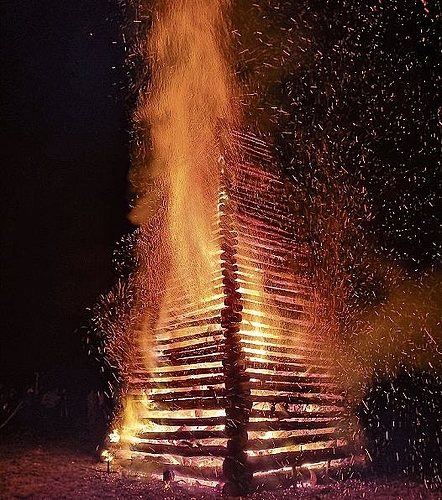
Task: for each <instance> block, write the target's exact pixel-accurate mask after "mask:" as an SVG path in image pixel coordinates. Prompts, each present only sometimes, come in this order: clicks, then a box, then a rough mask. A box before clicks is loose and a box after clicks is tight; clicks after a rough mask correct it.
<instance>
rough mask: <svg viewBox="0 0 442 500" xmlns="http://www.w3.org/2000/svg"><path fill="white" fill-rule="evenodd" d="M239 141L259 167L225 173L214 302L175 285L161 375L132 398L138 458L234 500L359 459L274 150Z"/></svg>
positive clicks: (135, 387) (136, 385)
mask: <svg viewBox="0 0 442 500" xmlns="http://www.w3.org/2000/svg"><path fill="white" fill-rule="evenodd" d="M238 139H239V140H241V142H242V145H243V150H244V152H245V153H247V154H244V156H243V158H245V157H247V158H248V159H249V160H245V159H243V161H242V162H241V164H238V163H236V164H231V165H229V164H225V163H223V164H222V174H221V183H220V188H219V200H218V214H217V216H216V220H214V222H213V232H212V242H213V243H214V244H216V246H217V248H218V249H219V251H218V253H217V261H216V266H215V268H214V271H213V279H212V280H211V282H210V283H209V284H208V294H207V298H206V299H205V300H204V301H203V302H201V300H198V301H195V302H192V301H186V300H183V294H182V293H180V290H181V287H182V286H183V284H182V283H179V282H177V281H176V280H175V281H174V280H173V278H172V279H171V280H170V281H169V282H168V284H167V286H168V289H169V292H170V291H171V290H172V291H173V289H174V288H176V291H175V293H169V294H168V296H169V299H168V301H167V304H166V306H164V307H163V312H162V315H161V318H160V320H159V321H158V322H157V324H156V326H155V328H154V332H153V333H154V336H155V341H154V351H155V356H154V357H155V359H156V362H155V365H154V367H153V368H151V369H150V370H146V368H145V367H143V365H142V363H140V365H139V368H138V369H136V370H134V372H133V376H132V379H131V381H130V384H129V389H128V396H127V400H128V404H130V405H132V407H133V409H132V412H133V414H134V415H136V419H135V420H136V422H137V425H136V426H135V427H134V428H133V431H132V433H133V438H132V440H131V443H132V445H131V448H132V453H133V456H139V457H141V458H142V460H144V461H147V462H149V463H150V464H154V466H156V467H157V469H156V470H158V472H159V473H161V472H162V470H163V469H164V468H173V469H174V471H175V473H176V474H181V475H183V476H186V477H188V478H189V477H193V478H196V479H198V480H200V481H201V480H208V481H217V482H222V483H225V488H226V491H227V493H229V494H231V495H233V496H239V495H242V494H244V493H247V491H249V489H250V488H251V485H252V484H253V477H255V478H258V477H259V478H261V477H262V476H264V475H265V474H275V473H278V472H281V471H286V470H291V469H292V468H295V467H297V466H302V465H303V464H305V463H310V464H312V463H313V464H314V463H320V462H325V463H329V462H330V461H332V460H339V459H342V458H344V457H347V456H348V455H349V453H350V452H351V450H350V446H349V441H348V439H347V437H346V436H347V433H346V432H343V431H342V428H343V424H344V426H345V423H346V419H347V412H346V409H345V400H344V396H343V395H342V394H341V390H340V388H339V386H338V385H337V383H336V380H335V378H334V376H333V375H332V374H331V373H332V370H331V368H332V360H331V359H330V358H329V354H328V353H327V348H326V346H324V345H323V342H322V341H321V340H320V339H319V338H318V337H317V336H316V333H315V332H314V328H313V318H312V314H313V312H312V296H311V295H312V290H311V288H310V285H309V280H308V274H307V272H306V269H307V265H308V259H309V255H308V251H307V248H306V247H305V246H304V245H303V244H302V242H300V241H299V227H298V225H299V221H298V220H297V218H296V216H294V214H293V208H292V207H291V200H290V197H289V195H288V193H287V190H286V187H285V185H284V183H283V182H282V180H281V177H280V176H279V175H278V173H277V172H276V171H275V169H273V167H272V166H271V164H270V160H271V158H270V155H269V154H268V151H267V149H266V148H265V144H264V143H262V142H260V141H258V140H256V139H252V138H249V137H245V136H242V137H238ZM252 160H253V164H252ZM258 160H260V167H259V168H258V167H256V165H255V163H256V162H257V161H258ZM140 358H142V356H141V355H140ZM154 468H155V467H154ZM149 470H151V471H152V470H153V469H152V467H150V468H149Z"/></svg>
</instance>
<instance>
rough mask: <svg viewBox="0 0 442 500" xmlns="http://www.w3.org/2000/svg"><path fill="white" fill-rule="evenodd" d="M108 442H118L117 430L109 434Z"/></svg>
mask: <svg viewBox="0 0 442 500" xmlns="http://www.w3.org/2000/svg"><path fill="white" fill-rule="evenodd" d="M109 441H110V442H111V443H118V442H119V441H120V434H119V433H118V429H114V430H113V431H112V432H111V433H110V434H109Z"/></svg>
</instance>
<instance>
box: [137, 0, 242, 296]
mask: <svg viewBox="0 0 442 500" xmlns="http://www.w3.org/2000/svg"><path fill="white" fill-rule="evenodd" d="M229 4H230V2H229V1H228V0H218V1H210V2H207V1H203V0H169V1H161V2H158V5H157V8H156V12H155V14H154V25H153V27H152V29H151V32H150V37H149V42H148V47H147V49H148V53H149V54H151V55H152V56H151V57H152V59H151V61H150V62H151V70H152V80H151V88H150V92H149V93H148V95H147V96H146V97H145V98H144V99H143V100H141V102H140V103H139V107H138V110H137V112H136V114H137V116H136V118H137V119H138V120H140V121H143V122H144V123H145V124H147V127H146V128H147V129H148V130H147V133H148V134H149V140H150V143H151V162H150V164H149V165H143V166H142V170H143V171H142V172H141V178H142V179H143V180H142V181H141V184H142V185H143V184H144V185H145V184H150V185H152V184H153V185H154V186H155V189H156V190H157V191H159V192H160V193H158V192H157V193H156V194H154V195H153V194H152V191H151V190H149V192H148V193H147V194H145V195H144V193H142V194H143V195H142V196H141V198H140V200H139V201H138V203H137V205H136V207H135V208H134V210H133V211H132V214H131V219H132V221H133V222H135V223H137V224H141V225H143V224H145V223H147V222H148V221H149V218H150V215H151V214H152V213H155V210H156V209H157V208H158V206H152V204H153V203H154V204H155V203H158V202H155V200H162V202H163V203H164V204H165V205H166V206H167V212H166V213H165V214H164V218H165V220H164V226H163V229H162V241H164V242H166V245H167V246H168V249H167V251H168V255H169V258H170V272H171V273H173V275H174V277H175V279H177V280H178V281H181V282H185V283H186V289H187V291H188V292H186V295H189V293H190V294H191V296H192V300H193V301H195V299H196V300H198V299H201V300H202V299H203V298H204V297H205V296H206V290H204V284H205V283H210V281H211V275H212V271H213V267H214V266H216V264H217V263H216V260H215V259H214V258H213V256H214V255H215V253H216V249H215V248H211V247H210V244H209V242H210V241H211V238H210V235H211V234H212V231H211V226H212V224H213V221H214V217H215V215H216V212H217V200H218V190H219V172H220V165H219V158H220V156H221V153H220V147H219V144H218V141H219V136H220V130H221V129H223V128H224V127H226V126H227V127H228V126H229V124H232V123H233V122H235V121H236V120H237V114H236V113H235V106H234V105H233V83H232V78H231V75H232V72H231V70H230V69H229V63H228V50H227V46H226V43H225V41H226V40H228V38H229V36H228V30H227V27H226V22H225V18H226V16H225V15H224V11H225V10H226V9H227V8H228V7H229ZM159 19H161V21H159ZM137 175H138V176H139V175H140V172H137ZM195 294H197V296H198V297H195ZM186 298H188V299H189V300H190V297H186ZM184 300H185V298H184Z"/></svg>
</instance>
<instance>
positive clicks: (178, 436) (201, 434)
mask: <svg viewBox="0 0 442 500" xmlns="http://www.w3.org/2000/svg"><path fill="white" fill-rule="evenodd" d="M225 437H226V434H225V432H224V431H223V430H219V431H210V430H194V431H189V430H181V431H180V430H178V431H166V432H158V431H156V432H153V431H152V432H143V433H142V434H137V438H140V439H148V440H152V439H161V440H174V441H175V440H183V441H192V440H200V439H224V438H225Z"/></svg>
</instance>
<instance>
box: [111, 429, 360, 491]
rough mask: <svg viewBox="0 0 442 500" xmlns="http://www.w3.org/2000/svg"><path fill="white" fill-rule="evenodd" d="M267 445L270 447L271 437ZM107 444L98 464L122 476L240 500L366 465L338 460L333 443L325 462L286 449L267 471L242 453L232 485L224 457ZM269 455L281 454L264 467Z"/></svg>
mask: <svg viewBox="0 0 442 500" xmlns="http://www.w3.org/2000/svg"><path fill="white" fill-rule="evenodd" d="M269 443H271V438H270V439H269ZM108 444H109V449H107V450H104V451H103V454H102V459H103V461H105V462H106V463H107V464H109V458H108V457H109V456H111V457H112V458H111V461H112V470H113V471H118V470H124V472H125V474H132V475H134V476H138V477H142V478H143V477H144V478H149V479H154V480H158V481H159V482H162V483H163V486H164V489H165V490H169V489H172V490H173V488H174V486H175V485H180V486H186V485H188V486H193V485H199V486H206V487H210V488H213V489H214V490H215V491H219V492H222V493H223V494H225V495H227V496H240V495H245V494H249V493H253V492H258V491H263V490H274V489H279V488H289V487H295V488H310V487H315V486H320V485H325V484H330V483H335V482H336V481H343V480H346V479H349V478H354V477H358V476H360V475H361V474H362V473H363V471H364V469H365V465H366V457H365V454H364V453H363V450H362V449H360V450H355V449H354V448H353V450H352V452H353V454H352V455H351V456H345V457H343V452H344V450H343V448H342V446H340V444H341V443H338V442H336V443H335V447H333V443H329V446H330V448H327V452H326V454H328V455H329V458H328V459H326V460H315V456H319V455H320V454H318V453H314V452H313V453H309V450H308V449H305V447H303V446H299V447H298V448H299V449H298V451H297V452H295V451H294V450H291V451H292V453H291V454H290V455H291V456H290V457H289V455H288V454H289V453H290V452H289V451H287V452H286V453H287V456H286V459H285V460H284V459H280V461H278V460H274V461H273V465H269V467H270V468H268V469H266V470H257V469H256V467H254V465H253V463H254V462H253V457H254V456H255V455H254V453H253V451H248V452H246V455H247V457H246V463H247V467H246V468H244V467H239V468H238V470H237V471H236V472H237V475H236V477H237V481H236V482H233V481H232V475H231V474H230V477H229V478H228V477H226V474H225V473H224V468H225V465H224V464H225V457H224V458H221V457H211V456H200V457H195V456H192V457H191V456H189V457H177V456H171V455H164V456H162V457H161V458H160V457H158V456H156V457H149V456H146V454H145V453H142V454H141V453H139V452H137V451H134V450H131V449H130V447H124V446H123V445H122V444H121V441H120V443H118V445H115V443H108ZM322 444H324V443H322ZM320 445H321V443H318V446H320ZM189 446H190V445H189ZM318 449H319V448H317V450H318ZM272 451H273V452H280V450H277V449H273V450H271V452H270V453H268V454H267V457H269V461H268V463H269V464H270V462H272V460H271V456H272ZM312 451H313V450H312ZM346 451H350V450H348V449H347V450H346ZM226 453H227V450H226ZM260 456H263V455H260ZM249 457H250V458H251V459H252V460H251V461H250V463H248V460H247V458H249ZM308 457H311V460H312V461H309V458H308ZM233 467H235V464H233Z"/></svg>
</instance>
